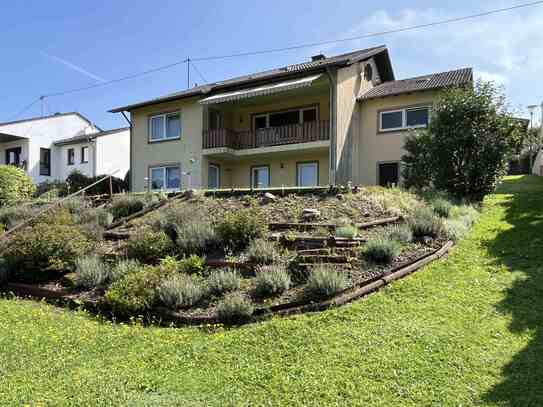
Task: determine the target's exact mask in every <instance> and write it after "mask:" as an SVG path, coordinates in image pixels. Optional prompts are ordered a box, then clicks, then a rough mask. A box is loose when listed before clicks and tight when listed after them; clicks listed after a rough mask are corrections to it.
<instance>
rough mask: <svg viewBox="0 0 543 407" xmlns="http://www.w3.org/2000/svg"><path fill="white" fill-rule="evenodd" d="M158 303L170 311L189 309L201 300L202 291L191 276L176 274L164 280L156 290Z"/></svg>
mask: <svg viewBox="0 0 543 407" xmlns="http://www.w3.org/2000/svg"><path fill="white" fill-rule="evenodd" d="M157 292H158V297H159V299H160V301H161V302H162V303H163V304H164V305H166V306H167V307H168V308H171V309H174V310H175V309H178V308H189V307H192V306H193V305H195V304H197V303H198V301H200V300H201V299H202V295H203V290H202V287H201V286H200V284H199V283H198V282H197V281H196V279H195V278H194V277H192V276H188V275H183V274H176V275H172V276H171V277H168V278H166V279H164V280H163V281H162V282H161V283H160V284H159V285H158V288H157Z"/></svg>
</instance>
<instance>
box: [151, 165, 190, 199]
mask: <svg viewBox="0 0 543 407" xmlns="http://www.w3.org/2000/svg"><path fill="white" fill-rule="evenodd" d="M167 168H178V169H179V187H178V188H166V184H167V182H166V169H167ZM153 170H162V179H163V182H162V184H163V185H164V187H163V188H160V189H159V188H153ZM182 184H183V173H182V171H181V165H178V164H175V165H174V164H172V165H157V166H153V167H149V190H150V191H151V192H160V191H165V192H176V191H179V190H181V186H182Z"/></svg>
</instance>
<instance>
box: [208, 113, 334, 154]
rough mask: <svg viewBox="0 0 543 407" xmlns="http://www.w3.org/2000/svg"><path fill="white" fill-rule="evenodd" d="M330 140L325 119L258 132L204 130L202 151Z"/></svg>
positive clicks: (244, 148)
mask: <svg viewBox="0 0 543 407" xmlns="http://www.w3.org/2000/svg"><path fill="white" fill-rule="evenodd" d="M328 140H330V122H329V121H328V120H322V121H315V122H307V123H303V124H291V125H287V126H280V127H268V128H265V129H259V130H240V131H235V130H229V129H217V130H204V132H203V145H202V147H203V149H204V150H208V149H232V150H249V149H255V148H262V147H275V146H284V145H292V144H301V143H319V142H327V141H328Z"/></svg>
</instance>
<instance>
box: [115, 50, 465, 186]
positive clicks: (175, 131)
mask: <svg viewBox="0 0 543 407" xmlns="http://www.w3.org/2000/svg"><path fill="white" fill-rule="evenodd" d="M472 81H473V75H472V70H471V69H469V68H467V69H460V70H456V71H451V72H443V73H436V74H430V75H424V76H420V77H416V78H410V79H403V80H396V79H395V77H394V72H393V69H392V64H391V61H390V57H389V53H388V50H387V48H386V47H385V46H379V47H374V48H369V49H365V50H360V51H354V52H350V53H347V54H343V55H338V56H334V57H325V56H324V55H316V56H314V57H312V58H311V60H310V61H307V62H302V63H299V64H295V65H289V66H286V67H283V68H279V69H273V70H269V71H265V72H260V73H255V74H252V75H247V76H243V77H238V78H234V79H228V80H225V81H221V82H216V83H212V84H208V85H205V86H197V87H194V88H192V89H188V90H184V91H181V92H178V93H173V94H170V95H166V96H162V97H159V98H156V99H152V100H148V101H145V102H141V103H136V104H132V105H128V106H122V107H119V108H116V109H113V110H111V112H129V113H130V117H131V123H132V128H131V132H132V133H131V134H132V137H131V146H130V168H131V185H132V189H133V190H134V191H146V190H151V191H158V190H178V189H185V188H212V189H215V188H217V189H218V188H249V187H250V188H275V187H291V186H299V187H312V186H325V185H332V184H346V183H347V182H352V184H354V185H375V184H381V185H388V184H398V183H399V182H400V181H401V180H400V173H401V171H400V161H401V157H402V155H403V145H404V141H405V136H406V134H407V130H409V129H413V128H418V127H425V126H426V125H427V124H428V120H429V116H430V115H429V112H430V109H431V107H432V104H433V103H434V102H435V100H436V98H437V97H438V94H439V92H440V91H441V90H443V89H444V88H447V87H452V86H465V85H469V84H471V83H472Z"/></svg>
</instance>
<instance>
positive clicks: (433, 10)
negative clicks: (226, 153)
mask: <svg viewBox="0 0 543 407" xmlns="http://www.w3.org/2000/svg"><path fill="white" fill-rule="evenodd" d="M521 2H524V0H520V1H513V0H511V1H478V2H473V1H464V0H459V1H456V2H454V3H452V2H442V1H440V2H437V1H425V0H409V1H403V0H401V1H398V0H396V1H389V0H385V1H380V2H372V3H370V2H362V1H360V0H349V1H340V0H336V1H334V2H331V1H329V0H323V1H316V0H314V1H311V2H310V1H293V0H288V1H283V0H274V1H273V2H264V1H254V0H253V1H243V2H242V1H228V2H226V1H209V0H208V1H169V0H162V1H160V2H158V3H156V4H158V7H153V6H152V4H153V3H154V2H148V1H134V0H132V1H130V2H128V1H120V0H117V1H99V0H95V1H92V2H90V1H75V0H72V1H54V2H44V1H24V2H23V1H20V2H5V3H6V4H2V6H1V11H2V17H3V19H2V20H3V21H2V25H0V47H1V50H2V67H1V69H0V89H1V95H2V98H1V101H0V121H6V120H10V119H13V118H14V115H15V114H16V113H17V112H18V111H19V110H20V109H22V108H23V107H24V106H25V105H27V104H28V103H30V102H31V101H32V100H33V99H35V98H37V97H39V96H40V95H42V94H47V93H52V92H57V91H62V90H66V89H72V88H79V87H85V86H88V85H93V84H96V83H100V82H101V81H107V80H111V79H115V78H118V77H122V76H125V75H130V74H133V73H136V72H140V71H145V70H148V69H152V68H154V67H156V66H160V65H166V64H170V63H172V62H175V61H178V60H182V59H184V58H186V57H187V56H190V57H192V58H196V57H203V56H208V55H217V54H219V55H222V54H228V53H235V52H240V51H250V50H259V49H266V48H277V47H283V46H289V45H293V44H299V43H312V42H317V41H325V40H329V39H335V38H344V37H350V36H354V35H359V34H364V33H368V32H375V31H382V30H388V29H393V28H398V27H403V26H406V25H413V24H421V23H425V22H431V21H435V20H441V19H446V18H452V17H458V16H462V15H467V14H472V13H478V12H481V11H485V10H489V9H493V8H500V7H507V6H511V5H515V4H520V3H521ZM8 4H9V5H8ZM541 21H543V5H542V6H535V7H530V8H527V9H522V10H516V11H513V12H510V13H504V14H502V15H494V16H490V17H485V18H481V19H478V20H473V21H469V22H462V23H454V24H450V25H446V26H438V27H434V28H430V29H423V30H417V31H413V32H409V33H399V34H392V35H387V36H383V37H376V38H372V39H367V40H360V41H352V42H347V43H342V44H340V45H333V46H330V45H326V46H321V47H315V48H307V49H299V50H295V51H288V52H281V53H274V54H267V55H261V56H251V57H242V58H232V59H225V60H219V61H205V62H204V61H202V62H198V63H196V66H197V68H198V70H199V71H200V72H201V73H202V74H203V76H204V78H205V80H206V81H208V82H213V81H217V80H221V79H225V78H228V77H232V76H237V75H240V74H245V73H250V72H254V71H259V70H263V69H268V68H273V67H278V66H283V65H286V64H289V63H295V62H299V61H303V60H308V59H309V57H310V56H311V55H312V54H315V53H318V52H320V51H322V52H324V53H325V54H326V55H333V54H337V53H341V52H345V51H349V50H352V49H358V48H365V47H369V46H374V45H379V44H386V45H387V46H388V47H389V51H390V54H391V58H392V64H393V67H394V70H395V74H396V77H397V78H405V77H409V76H415V75H419V74H426V73H431V72H437V71H442V70H448V69H454V68H459V67H464V66H472V67H473V68H474V70H475V72H476V75H477V76H479V77H483V78H486V79H492V80H495V81H497V82H499V83H500V84H502V85H504V86H505V91H506V94H507V96H508V100H509V102H510V104H511V106H512V107H513V108H514V109H516V110H519V111H520V110H522V109H524V112H520V113H522V114H523V115H526V111H525V106H526V105H528V104H540V103H541V101H542V100H543V81H542V80H541V72H543V30H541ZM191 82H192V84H194V83H195V82H196V83H198V84H201V83H203V82H204V80H203V79H202V78H201V77H200V76H199V75H198V74H197V73H196V71H195V70H192V73H191ZM186 86H187V83H186V66H185V65H179V66H176V67H173V68H171V69H168V70H166V71H162V72H159V73H154V74H151V75H147V76H144V77H140V78H137V79H132V80H129V81H125V82H120V83H117V84H113V85H109V86H105V87H100V88H96V89H93V90H89V91H85V92H79V93H73V94H69V95H66V96H59V97H52V98H48V99H46V105H45V106H46V113H52V112H57V111H73V110H76V111H80V112H81V113H83V114H84V115H86V116H87V117H89V118H90V119H91V120H93V121H95V123H96V124H97V125H99V126H101V127H103V128H106V129H107V128H113V127H117V126H124V125H125V122H124V120H123V119H122V118H121V117H120V116H119V115H114V114H111V113H107V110H109V109H111V108H113V107H116V106H119V105H124V104H128V103H132V102H137V101H140V100H145V99H148V98H152V97H156V96H159V95H162V94H165V93H169V92H173V91H177V90H180V89H184V88H186ZM39 114H40V107H39V103H36V104H35V105H34V106H33V107H32V108H31V109H29V110H28V111H26V112H25V113H24V114H22V115H20V116H18V117H16V118H17V119H19V118H23V117H30V116H36V115H39Z"/></svg>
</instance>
